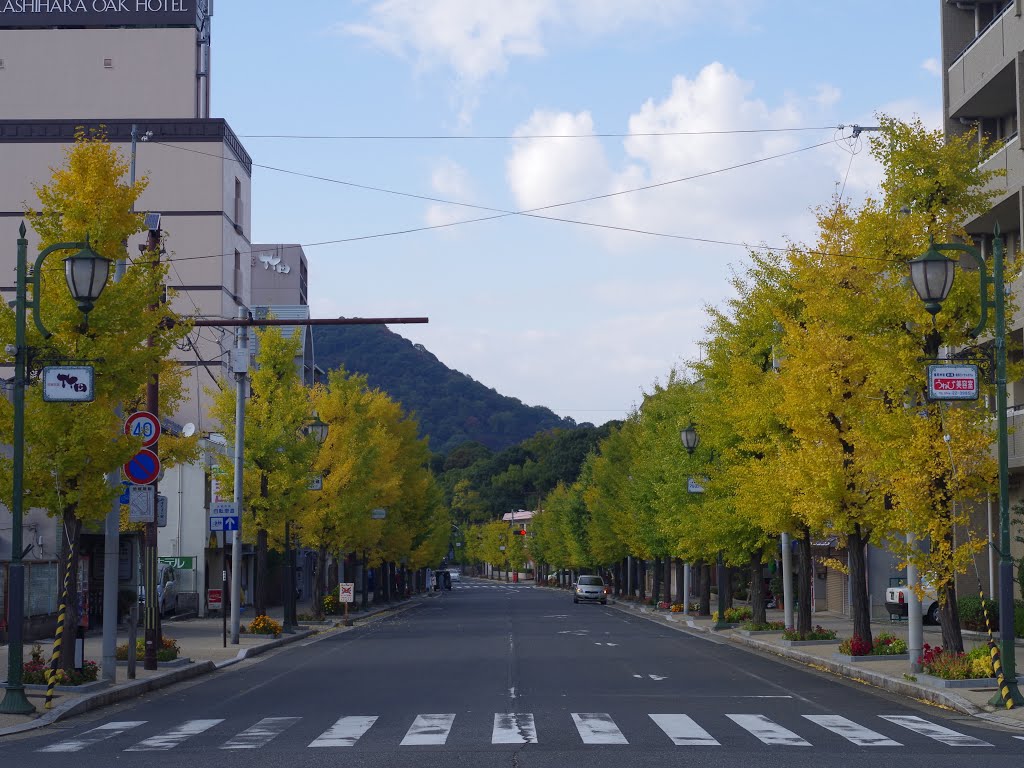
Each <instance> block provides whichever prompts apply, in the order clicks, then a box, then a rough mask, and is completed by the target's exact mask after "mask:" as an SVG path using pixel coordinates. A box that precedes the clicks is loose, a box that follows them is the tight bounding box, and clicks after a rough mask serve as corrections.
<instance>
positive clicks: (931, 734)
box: [879, 715, 992, 747]
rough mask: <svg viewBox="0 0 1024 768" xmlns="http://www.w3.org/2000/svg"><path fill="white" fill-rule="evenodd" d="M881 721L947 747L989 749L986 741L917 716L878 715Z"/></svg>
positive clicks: (989, 745)
mask: <svg viewBox="0 0 1024 768" xmlns="http://www.w3.org/2000/svg"><path fill="white" fill-rule="evenodd" d="M879 717H880V718H882V719H883V720H888V721H889V722H890V723H896V725H899V726H902V727H903V728H906V729H907V730H910V731H913V732H914V733H919V734H921V735H922V736H927V737H928V738H929V739H935V740H936V741H940V742H942V743H943V744H945V745H946V746H949V747H991V746H992V745H991V744H989V743H988V742H987V741H982V740H981V739H976V738H974V737H973V736H968V735H966V734H964V733H958V732H957V731H954V730H952V729H950V728H944V727H943V726H941V725H937V724H936V723H933V722H931V721H930V720H925V719H924V718H923V717H918V716H917V715H879Z"/></svg>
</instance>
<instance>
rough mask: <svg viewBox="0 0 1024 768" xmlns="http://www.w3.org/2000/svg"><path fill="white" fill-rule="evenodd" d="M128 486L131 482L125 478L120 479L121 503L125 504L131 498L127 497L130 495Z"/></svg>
mask: <svg viewBox="0 0 1024 768" xmlns="http://www.w3.org/2000/svg"><path fill="white" fill-rule="evenodd" d="M130 486H131V483H129V482H128V481H127V480H122V481H121V503H122V504H127V503H128V502H129V501H130V500H131V499H130V497H129V496H130V491H129V488H130Z"/></svg>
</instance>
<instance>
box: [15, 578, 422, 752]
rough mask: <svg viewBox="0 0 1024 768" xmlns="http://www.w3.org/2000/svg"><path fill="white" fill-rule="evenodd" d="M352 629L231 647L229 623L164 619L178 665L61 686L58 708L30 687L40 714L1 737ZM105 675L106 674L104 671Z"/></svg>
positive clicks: (326, 628)
mask: <svg viewBox="0 0 1024 768" xmlns="http://www.w3.org/2000/svg"><path fill="white" fill-rule="evenodd" d="M430 594H432V593H427V594H425V595H417V596H415V597H413V598H412V599H409V600H397V601H394V602H392V603H390V604H388V603H381V604H380V605H379V606H374V605H373V604H371V605H370V607H369V609H368V610H367V611H357V612H353V613H350V614H349V618H350V619H351V620H352V624H353V625H359V624H362V623H364V622H366V621H368V620H372V619H373V618H374V617H378V616H380V615H382V614H385V613H391V612H394V611H402V610H406V609H408V608H412V607H415V606H417V605H420V604H422V602H423V601H424V600H426V599H427V597H428V595H430ZM296 612H297V613H299V614H300V615H301V614H303V613H311V610H310V607H309V604H308V603H307V604H305V605H303V604H302V603H300V604H299V605H298V607H297V611H296ZM269 613H270V617H271V618H273V619H274V620H275V621H277V622H278V623H279V624H280V623H281V618H282V615H283V614H282V609H281V607H280V606H278V607H277V608H271V609H270V612H269ZM252 618H253V617H252V610H251V609H250V610H249V611H247V612H244V613H243V614H242V618H241V622H242V625H243V626H245V625H248V623H249V622H250V621H252ZM350 629H351V627H345V626H342V617H341V616H340V615H339V616H331V617H329V620H328V621H324V622H322V623H317V622H309V621H300V622H299V627H298V629H297V630H296V632H295V633H294V634H281V635H280V636H279V637H277V638H275V637H273V635H253V634H248V633H242V634H240V635H239V638H238V645H232V644H231V627H230V623H229V626H228V637H227V647H224V640H223V619H221V618H220V617H217V618H206V619H183V620H180V621H175V620H173V619H172V620H164V621H163V622H162V625H161V630H162V632H163V636H164V637H171V638H173V639H174V640H175V641H176V642H177V643H178V647H179V648H180V652H179V654H178V660H177V661H173V662H166V663H159V664H158V667H157V669H156V670H153V671H148V670H145V669H143V664H142V659H141V658H140V659H139V660H138V662H137V664H136V668H135V669H136V672H135V679H134V680H129V679H128V666H127V662H118V665H117V678H116V681H115V682H114V684H113V685H108V684H106V683H104V682H98V683H90V684H88V685H85V686H78V687H67V688H64V687H58V688H57V693H56V695H55V696H54V700H53V708H52V709H50V710H46V709H44V708H43V707H44V704H45V701H46V689H45V687H44V686H26V691H25V693H26V695H27V696H28V700H29V702H30V703H32V704H34V705H35V707H36V711H35V713H34V714H32V715H24V716H23V715H4V714H0V736H4V735H7V734H11V733H19V732H21V731H26V730H31V729H33V728H41V727H43V726H45V725H49V724H50V723H54V722H57V721H58V720H63V719H65V718H67V717H71V716H72V715H76V714H80V713H82V712H86V711H88V710H90V709H96V708H97V707H102V706H106V705H108V704H113V703H115V702H117V701H123V700H125V699H129V698H133V697H135V696H139V695H141V694H143V693H146V692H148V691H153V690H156V689H158V688H163V687H166V686H168V685H172V684H174V683H177V682H180V681H181V680H187V679H189V678H193V677H198V676H199V675H204V674H209V673H210V672H214V671H216V670H218V669H223V668H225V667H229V666H231V665H233V664H236V663H238V662H240V661H242V660H243V659H248V658H252V657H253V656H257V655H259V654H261V653H265V652H267V651H270V650H273V649H275V648H279V647H281V646H283V645H288V644H289V643H294V642H296V641H299V640H305V639H306V638H308V637H310V636H312V635H324V634H327V633H340V632H347V631H349V630H350ZM142 636H143V630H142V628H141V627H140V628H139V629H138V637H142ZM127 642H128V629H127V627H124V626H122V627H119V628H118V633H117V644H118V645H124V644H126V643H127ZM37 643H38V644H39V645H40V646H41V647H42V649H43V655H44V658H46V659H49V658H50V649H51V647H52V645H53V641H52V639H51V640H43V641H37ZM34 644H35V643H31V642H29V643H26V644H25V647H24V656H25V661H29V659H30V654H31V651H32V646H33V645H34ZM102 657H103V638H102V636H101V635H99V634H96V635H90V636H88V637H86V639H85V658H86V659H88V660H90V661H95V662H96V663H97V664H98V663H100V662H101V660H102ZM100 674H101V675H102V670H101V672H100ZM0 677H2V678H3V679H4V680H6V678H7V646H6V645H4V646H0ZM2 696H3V688H2V683H0V697H2Z"/></svg>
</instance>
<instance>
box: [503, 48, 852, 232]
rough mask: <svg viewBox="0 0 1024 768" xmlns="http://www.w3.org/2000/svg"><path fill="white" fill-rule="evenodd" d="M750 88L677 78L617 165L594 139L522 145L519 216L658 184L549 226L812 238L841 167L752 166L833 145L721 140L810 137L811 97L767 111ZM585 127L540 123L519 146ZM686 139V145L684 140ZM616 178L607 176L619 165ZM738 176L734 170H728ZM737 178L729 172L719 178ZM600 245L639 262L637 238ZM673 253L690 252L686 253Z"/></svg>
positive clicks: (634, 119) (511, 176) (711, 70)
mask: <svg viewBox="0 0 1024 768" xmlns="http://www.w3.org/2000/svg"><path fill="white" fill-rule="evenodd" d="M752 92H753V83H752V82H750V81H747V80H744V79H742V78H741V77H740V76H739V75H738V74H737V73H736V72H734V71H732V70H729V69H727V68H725V67H724V66H723V65H721V64H718V63H714V64H710V65H708V66H706V67H705V68H704V69H703V70H701V72H700V73H699V74H698V75H697V76H696V77H695V78H693V79H688V78H686V77H682V76H679V77H676V78H675V79H674V80H673V82H672V89H671V92H670V93H669V94H668V95H667V96H665V97H664V98H663V99H661V100H655V99H651V100H649V101H647V102H646V103H644V104H643V105H641V106H640V108H639V110H638V111H637V112H636V113H634V114H633V115H631V116H630V117H629V120H628V132H629V133H633V134H652V133H657V134H675V135H634V136H630V137H629V138H627V139H625V140H624V141H623V142H622V145H621V148H622V151H623V153H624V158H623V160H622V162H621V163H613V161H612V159H611V147H606V146H605V145H604V144H602V143H601V142H600V141H598V140H597V139H576V140H568V139H564V140H559V139H531V138H523V139H520V140H519V141H518V142H517V144H516V146H515V147H514V148H513V151H512V153H511V155H510V156H509V157H508V159H507V161H506V176H507V179H508V182H509V185H510V187H511V190H512V192H513V194H514V195H515V198H516V200H517V202H518V204H519V207H520V208H534V207H538V206H543V205H549V204H551V203H554V202H565V201H570V200H576V199H580V198H585V197H591V196H595V195H601V194H608V193H613V192H618V191H624V190H628V189H635V188H637V187H642V186H647V185H652V184H653V185H656V184H662V183H663V182H671V181H673V180H681V179H689V180H683V181H678V183H669V184H664V185H662V186H658V187H656V188H654V189H649V190H645V191H642V192H634V193H630V194H625V195H620V196H616V197H610V198H607V199H604V200H600V201H596V202H590V203H585V204H581V205H573V206H565V207H561V208H558V209H555V210H554V211H552V214H553V215H559V216H567V217H571V218H579V219H584V220H587V221H594V222H600V223H603V224H610V225H614V226H620V227H631V228H638V229H644V230H650V231H656V232H666V233H672V234H678V235H686V236H692V237H703V238H711V239H720V240H729V241H741V242H748V243H752V244H755V245H756V244H759V243H762V242H769V243H771V244H778V243H781V242H782V241H783V239H784V238H785V237H787V236H789V237H797V238H800V237H805V236H807V235H808V234H809V229H808V228H809V225H810V215H809V213H808V209H809V208H810V207H811V206H812V205H816V204H818V203H821V202H823V201H827V200H828V198H829V196H830V195H831V194H832V192H833V188H834V184H835V182H836V179H837V177H839V178H840V180H841V176H840V175H839V171H838V170H837V169H838V168H839V167H841V168H842V170H843V171H845V169H846V162H843V161H848V157H849V156H848V155H846V154H845V153H843V152H841V150H840V149H839V148H838V147H834V148H829V147H823V148H819V149H815V150H809V151H807V152H801V153H798V154H794V155H791V156H789V157H786V158H780V159H776V160H769V161H766V162H761V163H753V162H752V161H757V160H760V159H763V158H766V157H771V156H774V155H779V154H782V153H786V152H793V151H794V150H798V149H800V148H801V147H806V146H810V145H812V144H815V143H819V142H821V141H828V140H829V139H831V138H832V136H831V134H824V135H822V134H810V133H786V132H772V133H718V132H719V131H727V130H735V129H738V128H743V129H757V128H772V129H784V128H796V127H803V126H805V125H806V121H807V118H806V116H805V114H806V113H807V112H808V111H813V108H814V107H815V104H816V101H815V96H813V95H812V96H811V97H809V98H808V99H807V100H806V101H804V102H801V101H799V100H797V99H796V98H795V97H788V98H787V99H786V100H785V101H783V102H782V103H780V104H777V105H771V106H770V105H768V104H766V103H765V102H763V101H762V100H760V99H757V98H754V97H753V96H752ZM591 131H592V120H591V118H590V115H589V114H588V113H586V112H582V113H579V114H575V115H573V114H568V113H551V112H537V113H534V114H533V115H532V116H531V117H530V118H529V120H528V121H527V122H526V123H524V124H523V125H522V126H521V127H520V129H519V131H518V133H519V134H520V135H524V136H528V135H536V134H553V133H554V134H557V133H568V132H575V133H584V134H585V133H588V132H591ZM680 134H690V135H680ZM616 164H617V165H618V167H614V166H615V165H616ZM736 166H739V167H736ZM732 167H735V168H733V169H732V170H723V169H729V168H732ZM604 239H605V243H606V245H609V246H612V247H616V248H618V249H620V250H626V249H628V250H630V251H632V252H635V251H637V250H640V249H642V248H644V245H645V243H653V242H657V243H658V244H659V245H663V244H664V243H665V242H666V241H664V240H660V241H655V240H653V239H652V240H648V241H644V240H642V239H638V238H637V237H636V236H635V235H623V234H619V235H616V234H609V233H604ZM679 247H680V248H681V249H686V248H689V247H691V246H690V245H689V244H687V243H685V242H681V243H680V244H679Z"/></svg>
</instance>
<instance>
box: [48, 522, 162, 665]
mask: <svg viewBox="0 0 1024 768" xmlns="http://www.w3.org/2000/svg"><path fill="white" fill-rule="evenodd" d="M61 531H62V538H63V541H62V546H61V554H60V564H59V565H58V568H57V573H58V581H57V583H58V584H59V585H61V586H60V589H59V590H58V598H59V599H61V600H63V598H64V595H63V591H64V585H65V584H66V585H67V600H66V603H65V612H64V630H63V633H62V634H61V646H60V658H59V659H58V661H57V664H58V666H59V667H60V668H61V669H63V670H65V671H68V672H70V671H71V670H73V669H74V668H75V633H76V632H77V630H78V621H79V615H78V555H79V546H80V543H81V533H82V523H81V521H79V519H78V518H77V517H76V516H75V507H73V506H72V507H68V508H66V509H65V510H64V515H63V521H62V527H61ZM65 579H66V581H65ZM146 599H149V596H148V595H147V596H146ZM47 661H49V659H47Z"/></svg>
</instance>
